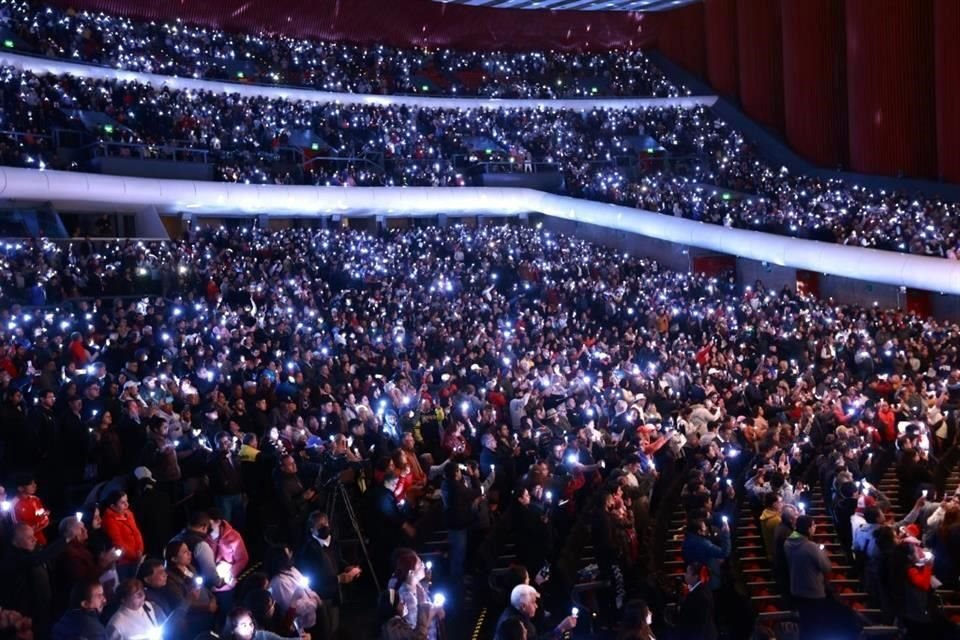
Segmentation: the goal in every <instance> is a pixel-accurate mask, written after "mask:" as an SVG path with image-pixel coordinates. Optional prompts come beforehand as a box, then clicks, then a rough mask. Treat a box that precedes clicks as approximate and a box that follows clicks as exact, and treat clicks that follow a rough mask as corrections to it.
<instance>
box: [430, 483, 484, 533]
mask: <svg viewBox="0 0 960 640" xmlns="http://www.w3.org/2000/svg"><path fill="white" fill-rule="evenodd" d="M440 490H441V495H442V496H443V513H444V516H445V518H446V522H447V528H448V529H466V528H467V527H469V526H470V525H471V524H473V519H474V518H473V500H474V499H475V498H476V497H478V496H479V495H480V490H479V489H477V488H474V487H473V486H472V484H471V486H469V487H467V486H465V485H464V484H463V482H452V481H450V480H444V481H443V486H442V487H441V488H440Z"/></svg>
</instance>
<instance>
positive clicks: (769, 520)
mask: <svg viewBox="0 0 960 640" xmlns="http://www.w3.org/2000/svg"><path fill="white" fill-rule="evenodd" d="M778 524H780V512H779V511H777V510H775V509H764V510H763V513H761V514H760V535H761V536H762V537H763V548H764V549H765V550H766V552H767V560H769V561H770V562H771V563H772V562H773V559H774V557H775V556H776V544H775V542H774V536H775V534H776V531H777V525H778Z"/></svg>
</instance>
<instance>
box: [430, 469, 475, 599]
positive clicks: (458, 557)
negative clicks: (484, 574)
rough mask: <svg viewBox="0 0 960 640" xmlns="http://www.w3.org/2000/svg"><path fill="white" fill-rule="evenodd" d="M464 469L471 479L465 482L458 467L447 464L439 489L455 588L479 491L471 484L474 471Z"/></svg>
mask: <svg viewBox="0 0 960 640" xmlns="http://www.w3.org/2000/svg"><path fill="white" fill-rule="evenodd" d="M467 469H468V471H467V473H468V474H470V475H469V477H468V479H467V480H466V481H464V477H463V472H462V470H461V469H460V465H459V464H448V465H447V466H446V467H445V468H444V470H443V474H444V480H443V485H442V486H441V487H440V492H441V496H442V497H443V513H444V516H445V520H446V524H447V529H448V533H447V540H448V541H449V543H450V580H451V582H452V583H453V584H454V585H457V586H459V585H460V584H461V583H462V581H463V574H464V568H465V565H466V562H467V543H468V534H469V530H470V526H471V525H472V524H473V521H474V511H473V508H474V506H475V505H476V504H477V502H478V501H479V500H480V498H481V495H480V490H479V489H477V488H476V487H475V486H474V485H473V483H472V482H471V480H472V479H473V478H475V477H477V475H478V473H479V471H478V469H477V468H476V467H467Z"/></svg>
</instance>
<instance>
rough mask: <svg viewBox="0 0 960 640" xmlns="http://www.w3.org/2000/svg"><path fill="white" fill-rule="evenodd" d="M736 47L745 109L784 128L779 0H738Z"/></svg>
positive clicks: (770, 124) (761, 120) (765, 122)
mask: <svg viewBox="0 0 960 640" xmlns="http://www.w3.org/2000/svg"><path fill="white" fill-rule="evenodd" d="M737 51H738V56H737V60H738V65H739V69H740V105H741V107H742V108H743V111H744V113H746V114H747V115H748V116H750V117H751V118H753V119H754V120H756V121H757V122H759V123H760V124H762V125H765V126H767V127H769V128H771V129H774V130H775V131H783V55H782V53H781V43H780V3H779V2H776V1H775V0H737Z"/></svg>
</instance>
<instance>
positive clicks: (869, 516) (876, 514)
mask: <svg viewBox="0 0 960 640" xmlns="http://www.w3.org/2000/svg"><path fill="white" fill-rule="evenodd" d="M882 517H883V512H882V511H880V508H879V507H877V506H876V505H871V506H869V507H867V508H866V509H864V510H863V519H864V520H866V521H867V524H877V523H878V522H880V519H881V518H882Z"/></svg>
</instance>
